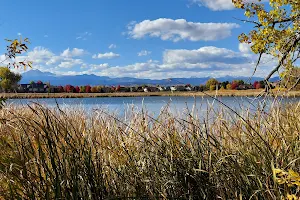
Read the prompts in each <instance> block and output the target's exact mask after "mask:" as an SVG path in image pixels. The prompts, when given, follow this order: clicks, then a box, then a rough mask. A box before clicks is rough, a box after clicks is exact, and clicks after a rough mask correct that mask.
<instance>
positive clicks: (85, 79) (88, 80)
mask: <svg viewBox="0 0 300 200" xmlns="http://www.w3.org/2000/svg"><path fill="white" fill-rule="evenodd" d="M210 78H211V77H202V78H197V77H191V78H170V79H162V80H153V79H139V78H130V77H123V78H110V77H107V76H96V75H94V74H90V75H88V74H83V75H74V76H71V75H68V76H67V75H63V76H60V75H56V74H53V73H50V72H41V71H39V70H30V71H28V72H25V73H23V74H22V80H21V83H29V82H30V81H38V80H41V81H43V82H50V84H51V85H67V84H71V85H79V86H80V85H124V86H129V85H143V84H148V85H177V84H191V85H200V84H205V83H206V81H207V80H208V79H210ZM216 79H217V80H218V81H220V82H223V81H229V82H231V81H233V80H237V79H239V80H244V81H247V82H248V81H249V77H244V76H224V77H219V78H216ZM260 80H263V78H261V77H252V78H251V82H252V83H253V82H254V81H260ZM278 80H279V77H274V78H272V80H271V81H278Z"/></svg>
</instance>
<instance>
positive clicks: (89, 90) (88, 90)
mask: <svg viewBox="0 0 300 200" xmlns="http://www.w3.org/2000/svg"><path fill="white" fill-rule="evenodd" d="M91 89H92V87H91V86H89V85H87V86H85V92H86V93H90V92H91Z"/></svg>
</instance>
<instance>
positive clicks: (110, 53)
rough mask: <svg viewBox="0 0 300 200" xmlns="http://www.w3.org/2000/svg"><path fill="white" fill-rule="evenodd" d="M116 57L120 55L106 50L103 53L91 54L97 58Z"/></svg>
mask: <svg viewBox="0 0 300 200" xmlns="http://www.w3.org/2000/svg"><path fill="white" fill-rule="evenodd" d="M118 57H120V55H119V54H116V53H113V52H108V53H103V54H101V53H99V54H98V55H96V54H95V55H93V58H94V59H97V58H99V59H112V58H118Z"/></svg>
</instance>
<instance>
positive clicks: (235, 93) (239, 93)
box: [0, 90, 300, 99]
mask: <svg viewBox="0 0 300 200" xmlns="http://www.w3.org/2000/svg"><path fill="white" fill-rule="evenodd" d="M205 93H206V94H208V95H211V96H219V97H243V96H245V97H256V96H258V95H260V94H263V90H222V91H220V90H219V91H217V92H216V91H205ZM205 93H203V92H193V91H191V92H173V93H172V92H169V91H168V92H126V93H125V92H123V93H121V92H119V93H1V94H0V98H5V99H39V98H41V99H42V98H101V97H154V96H182V97H205V96H208V95H206V94H205ZM272 96H284V97H300V91H291V92H289V93H285V92H283V91H280V92H278V91H273V95H272Z"/></svg>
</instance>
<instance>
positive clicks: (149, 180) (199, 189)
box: [0, 104, 300, 199]
mask: <svg viewBox="0 0 300 200" xmlns="http://www.w3.org/2000/svg"><path fill="white" fill-rule="evenodd" d="M209 112H212V113H209ZM228 113H230V112H228V111H226V110H225V109H224V110H222V109H221V110H219V111H208V113H207V117H205V118H200V117H197V115H195V114H194V113H193V112H190V113H189V114H186V115H185V117H184V118H182V117H181V118H180V117H178V116H175V115H173V114H172V113H171V112H169V111H168V109H167V108H166V109H165V110H163V111H162V113H161V114H160V115H159V116H158V117H157V118H155V119H154V118H152V117H151V116H149V115H147V112H130V113H129V114H128V115H127V116H126V117H125V118H124V119H122V120H119V119H118V118H117V117H115V116H112V115H110V114H107V113H106V112H104V111H101V110H95V111H94V112H93V113H89V114H88V115H87V114H86V113H85V112H83V111H80V110H78V109H74V110H64V111H63V110H61V109H59V108H56V109H49V108H47V107H43V106H41V105H33V106H31V107H29V106H27V107H23V108H22V109H20V108H14V107H5V108H3V109H2V110H0V199H1V198H4V199H17V198H24V199H54V198H55V199H71V198H72V199H114V198H129V197H135V198H145V199H158V198H161V199H171V198H179V199H251V198H252V199H286V198H289V199H292V198H294V199H297V198H298V197H299V196H300V191H299V190H300V178H299V174H298V173H297V172H299V171H300V106H299V104H298V105H285V106H281V107H280V106H273V107H272V108H271V109H270V110H268V111H267V112H264V111H261V110H259V109H258V110H257V111H256V112H255V113H252V114H250V113H249V112H244V113H243V114H241V117H242V118H241V117H237V116H236V115H233V114H228Z"/></svg>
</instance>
